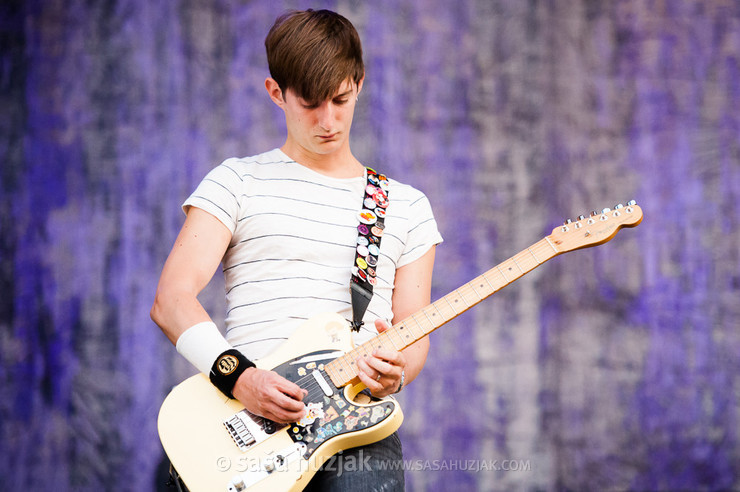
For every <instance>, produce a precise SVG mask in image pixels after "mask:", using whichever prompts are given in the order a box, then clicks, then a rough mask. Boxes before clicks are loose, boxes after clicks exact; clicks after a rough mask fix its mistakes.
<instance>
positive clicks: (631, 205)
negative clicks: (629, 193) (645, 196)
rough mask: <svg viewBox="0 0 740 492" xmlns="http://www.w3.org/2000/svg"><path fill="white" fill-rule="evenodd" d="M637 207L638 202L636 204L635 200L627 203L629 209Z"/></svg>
mask: <svg viewBox="0 0 740 492" xmlns="http://www.w3.org/2000/svg"><path fill="white" fill-rule="evenodd" d="M635 205H637V202H636V201H634V200H630V201H628V202H627V206H628V207H633V206H635Z"/></svg>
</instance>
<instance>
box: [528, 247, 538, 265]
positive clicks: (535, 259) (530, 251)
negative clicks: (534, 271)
mask: <svg viewBox="0 0 740 492" xmlns="http://www.w3.org/2000/svg"><path fill="white" fill-rule="evenodd" d="M527 251H529V254H531V255H532V258H534V261H536V262H537V264H538V265H542V262H541V261H540V260H538V259H537V257H536V256H535V254H534V252H533V251H532V250H531V249H530V248H527Z"/></svg>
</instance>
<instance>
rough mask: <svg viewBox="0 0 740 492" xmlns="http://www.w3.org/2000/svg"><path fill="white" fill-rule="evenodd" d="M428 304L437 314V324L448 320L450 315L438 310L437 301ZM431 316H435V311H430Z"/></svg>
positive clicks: (439, 324)
mask: <svg viewBox="0 0 740 492" xmlns="http://www.w3.org/2000/svg"><path fill="white" fill-rule="evenodd" d="M430 306H432V307H433V308H434V310H435V311H437V313H436V314H439V317H440V321H439V322H437V326H441V325H442V323H444V322H446V321H449V320H450V319H452V318H451V317H448V316H445V315H444V314H443V313H442V311H440V310H439V307H437V302H433V303H432V304H430ZM432 316H435V313H432Z"/></svg>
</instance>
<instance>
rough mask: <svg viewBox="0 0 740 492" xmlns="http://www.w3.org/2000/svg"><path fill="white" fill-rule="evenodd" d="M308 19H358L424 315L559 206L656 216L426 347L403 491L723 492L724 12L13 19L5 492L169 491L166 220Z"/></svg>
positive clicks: (186, 11)
mask: <svg viewBox="0 0 740 492" xmlns="http://www.w3.org/2000/svg"><path fill="white" fill-rule="evenodd" d="M310 6H313V7H329V8H333V9H336V10H339V11H340V12H342V13H344V14H345V15H347V16H348V17H349V18H350V19H351V20H352V21H353V22H354V23H355V24H356V26H357V27H358V29H359V30H360V34H361V37H362V38H363V41H364V44H365V53H366V55H365V57H366V64H367V81H366V85H365V90H364V91H363V94H362V97H361V98H360V105H359V109H358V114H357V116H356V118H355V127H354V130H353V147H354V149H355V153H356V154H357V155H358V156H359V157H360V158H361V159H362V160H363V161H364V162H365V163H367V164H369V165H373V166H374V167H376V168H378V169H380V170H382V171H384V172H387V173H388V174H390V175H391V176H394V177H396V178H398V179H400V180H402V181H406V182H409V183H412V184H415V185H416V186H417V187H419V188H421V189H422V190H424V191H425V192H426V193H427V194H428V196H429V197H430V199H431V201H432V204H433V206H434V209H435V213H436V215H437V218H438V222H439V225H440V227H441V230H442V233H443V235H444V236H445V243H444V245H443V246H442V247H440V248H439V250H438V255H437V258H438V261H437V268H436V270H435V281H434V297H435V298H436V297H439V296H441V295H443V294H445V293H447V292H448V291H450V290H452V289H454V288H456V287H458V286H459V285H460V284H462V283H465V282H467V281H468V280H470V279H471V278H472V277H474V276H475V275H477V274H478V273H481V272H482V271H484V270H487V269H488V268H490V267H492V266H494V265H495V264H496V263H498V262H500V261H502V260H504V259H506V258H508V257H509V256H511V255H513V254H514V253H516V252H518V251H520V250H522V249H524V248H526V247H527V246H529V245H530V244H531V243H534V242H535V241H537V240H539V239H540V238H541V237H543V236H544V235H545V234H548V233H549V232H550V231H551V230H552V228H553V227H555V226H556V225H557V224H558V223H559V222H561V221H562V220H563V219H565V218H567V217H574V216H576V215H578V214H581V213H584V214H587V213H588V212H590V211H591V210H592V209H600V208H603V207H609V206H613V205H614V204H615V203H618V202H624V201H626V200H629V199H631V198H635V199H637V200H638V203H640V205H641V206H642V207H643V210H644V212H645V220H644V222H643V224H642V225H641V226H640V227H638V228H637V229H633V230H626V231H623V232H621V233H620V234H619V235H618V236H617V237H616V238H615V239H614V240H613V241H612V242H610V243H608V244H606V245H604V246H600V247H599V248H596V249H591V250H584V251H579V252H575V253H571V254H568V255H565V256H562V257H559V258H556V259H555V260H553V261H552V262H550V263H548V264H546V265H544V266H542V267H541V268H539V269H538V270H535V271H534V272H533V273H531V274H530V275H528V276H526V277H525V278H524V279H522V280H520V281H518V282H517V283H516V284H514V285H512V286H509V287H507V288H506V289H504V290H503V291H502V292H500V293H498V294H496V295H495V296H494V297H493V298H492V299H490V300H488V301H486V302H485V303H484V304H482V305H481V306H479V307H478V308H476V309H475V310H473V311H471V312H469V313H466V314H465V315H463V316H461V317H460V318H457V319H456V320H454V321H452V322H451V323H450V324H449V325H448V326H446V327H444V328H442V329H441V330H440V331H438V332H437V333H436V334H435V335H433V337H432V350H431V353H430V356H429V359H428V362H427V367H426V369H425V371H424V372H423V373H422V376H420V378H419V379H418V380H417V381H416V382H414V384H412V385H410V386H409V387H408V389H407V390H405V391H404V392H403V393H402V395H401V400H402V402H403V404H404V409H405V413H406V421H405V423H404V426H403V427H402V437H403V441H404V448H405V455H406V457H407V458H408V459H409V460H418V461H414V462H412V463H411V468H412V469H411V470H410V471H409V472H408V474H407V481H408V488H409V490H415V491H416V490H419V491H421V490H430V491H432V490H440V491H441V490H455V489H465V490H473V489H478V490H511V489H518V490H521V489H525V490H556V489H573V490H600V489H638V490H645V489H651V490H675V489H705V490H718V489H723V490H727V489H739V488H740V467H739V466H738V463H740V437H739V436H738V432H737V427H738V417H740V358H739V357H738V354H740V332H739V331H738V330H737V326H738V324H739V322H738V321H739V320H740V307H739V306H740V303H739V302H738V300H737V299H738V293H739V291H740V229H739V224H738V221H739V220H740V207H739V206H738V201H739V200H740V82H738V81H739V80H740V4H738V3H737V2H735V1H730V0H725V1H722V0H708V1H689V0H675V1H674V0H671V1H667V0H664V1H657V0H656V1H650V0H643V1H637V0H625V1H602V2H590V1H585V0H584V1H576V0H572V1H568V0H551V1H544V0H543V1H536V0H533V1H529V2H522V1H520V0H499V1H487V0H485V1H483V0H479V1H474V0H463V1H457V2H449V1H447V0H410V1H404V2H398V1H390V0H384V1H377V2H360V1H351V0H345V1H316V2H305V1H283V2H270V4H269V6H268V4H267V2H236V1H229V0H209V1H196V0H179V1H153V2H150V1H143V0H121V1H112V0H111V1H98V2H83V1H79V0H68V1H52V0H49V1H41V0H36V1H32V0H27V1H20V0H15V1H6V2H3V4H2V5H0V89H1V90H0V108H1V110H0V162H1V163H2V164H1V167H0V293H1V294H2V295H0V483H2V484H3V485H2V486H1V487H3V488H6V489H7V490H39V489H41V488H42V487H43V486H44V484H48V483H52V484H54V485H53V488H54V489H55V490H100V489H113V488H116V489H117V490H129V489H130V490H150V489H154V488H155V484H156V483H157V481H158V480H159V477H158V476H157V474H156V468H157V466H158V464H159V462H160V460H161V458H162V455H161V448H160V445H159V442H158V438H157V436H156V415H157V411H158V408H159V405H160V403H161V401H162V399H163V398H164V395H165V394H166V393H167V391H168V389H169V388H170V387H171V386H172V385H173V384H176V383H177V382H179V381H180V380H182V379H183V378H185V377H186V376H188V375H189V374H191V373H192V372H193V369H192V368H191V367H190V366H189V365H188V364H187V363H186V362H184V361H183V360H181V359H180V358H179V356H178V355H177V354H176V352H175V350H174V348H173V347H171V346H170V345H169V342H167V340H166V339H165V337H164V336H163V335H162V334H161V333H160V332H159V330H158V329H157V328H156V327H155V326H154V325H153V323H152V322H151V321H150V320H149V316H148V310H149V306H150V304H151V300H152V296H153V293H154V289H155V286H156V281H157V278H158V275H159V271H160V269H161V266H162V264H163V262H164V259H165V257H166V255H167V253H168V251H169V248H170V246H171V244H172V241H173V240H174V238H175V234H176V232H177V230H178V229H179V227H180V225H181V222H182V220H183V216H182V213H181V212H180V209H179V205H180V203H181V202H182V200H183V199H184V198H185V197H186V196H187V195H188V194H189V192H190V191H191V190H192V189H193V188H194V186H195V185H196V184H197V183H198V182H199V181H200V179H201V178H202V177H203V175H204V174H205V173H206V172H207V171H208V170H209V169H210V168H211V167H213V166H214V165H216V164H217V163H218V162H220V161H221V160H222V159H224V158H226V157H229V156H235V155H249V154H253V153H256V152H259V151H262V150H265V149H268V148H272V147H275V146H279V145H280V144H281V143H282V141H283V139H284V135H283V130H282V121H281V119H282V116H281V113H280V112H279V110H278V109H277V108H275V107H274V106H273V105H272V104H271V103H270V102H269V101H268V99H267V98H266V96H265V94H264V89H263V88H262V82H263V80H264V78H265V77H266V76H267V70H266V63H265V60H264V54H263V50H264V49H263V44H262V42H263V39H264V36H265V34H266V32H267V29H268V28H269V26H270V25H271V23H272V21H273V19H274V18H275V17H276V15H277V14H279V13H280V12H282V11H283V10H285V9H287V8H306V7H310ZM221 296H222V290H221V285H220V284H219V281H218V280H216V281H214V282H213V285H211V286H210V287H209V288H208V290H207V291H206V292H205V293H204V294H203V302H204V304H206V305H207V306H208V307H209V308H210V310H211V312H212V313H213V316H214V318H215V319H217V320H220V319H222V317H223V314H222V312H221V309H222V308H223V301H222V300H221ZM435 460H437V461H435ZM471 460H472V462H471ZM493 460H498V461H497V462H496V463H494V462H493ZM505 460H524V461H525V465H524V468H525V469H523V470H521V469H520V470H518V471H504V470H494V469H491V468H493V467H494V466H501V465H505V463H504V461H505ZM510 467H511V466H510ZM434 468H442V470H438V471H431V469H434ZM446 468H454V469H452V470H450V469H446ZM471 468H483V469H478V470H471Z"/></svg>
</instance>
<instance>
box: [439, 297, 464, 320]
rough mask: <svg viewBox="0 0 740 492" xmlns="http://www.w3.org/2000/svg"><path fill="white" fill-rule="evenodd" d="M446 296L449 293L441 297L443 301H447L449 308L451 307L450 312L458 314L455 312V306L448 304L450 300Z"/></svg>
mask: <svg viewBox="0 0 740 492" xmlns="http://www.w3.org/2000/svg"><path fill="white" fill-rule="evenodd" d="M448 296H449V294H448V295H446V296H444V297H443V298H442V299H444V300H445V301H447V304H448V305H449V306H450V309H452V312H453V313H455V315H458V314H460V313H458V312H457V310H456V309H455V307H454V306H453V305H452V304H450V300H449V299H447V297H448Z"/></svg>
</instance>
